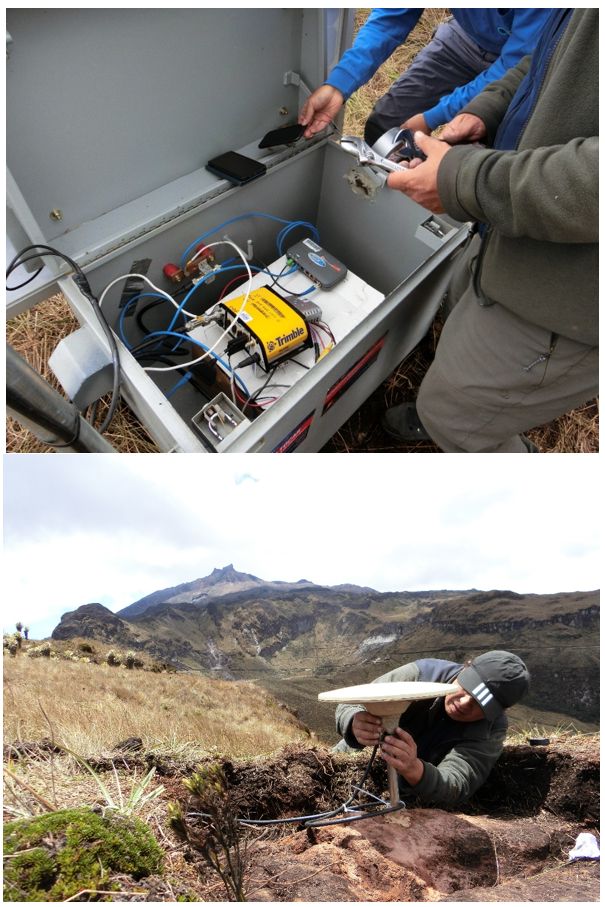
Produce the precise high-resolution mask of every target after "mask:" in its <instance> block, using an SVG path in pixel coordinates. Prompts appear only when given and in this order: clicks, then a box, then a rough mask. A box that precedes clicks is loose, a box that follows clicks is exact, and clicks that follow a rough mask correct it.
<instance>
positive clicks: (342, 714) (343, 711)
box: [336, 661, 420, 750]
mask: <svg viewBox="0 0 605 907" xmlns="http://www.w3.org/2000/svg"><path fill="white" fill-rule="evenodd" d="M419 676H420V669H419V667H418V665H417V664H416V662H415V661H413V662H410V663H409V664H406V665H403V666H402V667H400V668H395V669H394V670H393V671H389V672H388V673H387V674H383V675H382V676H381V677H377V678H376V680H373V681H372V683H399V682H401V681H408V680H418V678H419ZM363 711H364V708H363V706H362V705H348V704H343V705H339V706H337V707H336V730H337V732H338V733H339V734H340V735H341V736H342V737H343V739H344V741H345V743H346V744H347V745H348V746H349V747H351V748H352V749H355V750H362V749H363V746H361V744H360V743H358V741H357V739H356V738H355V736H354V735H353V732H352V731H351V722H352V721H353V718H354V716H355V715H356V714H357V712H363Z"/></svg>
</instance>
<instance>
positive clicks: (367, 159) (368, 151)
mask: <svg viewBox="0 0 605 907" xmlns="http://www.w3.org/2000/svg"><path fill="white" fill-rule="evenodd" d="M340 147H341V148H342V149H343V150H344V151H347V152H348V153H349V154H353V155H355V157H356V158H357V162H358V163H359V165H360V166H362V167H365V166H370V167H377V168H378V169H379V170H386V172H387V173H397V172H398V171H399V170H407V167H406V166H405V165H403V164H400V163H396V162H395V161H391V160H389V159H388V158H386V157H382V155H380V154H378V153H377V152H376V151H374V149H373V148H371V147H370V146H369V145H368V143H367V142H365V141H364V140H363V139H360V138H359V137H358V136H356V135H343V137H342V138H341V140H340Z"/></svg>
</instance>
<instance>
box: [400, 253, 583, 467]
mask: <svg viewBox="0 0 605 907" xmlns="http://www.w3.org/2000/svg"><path fill="white" fill-rule="evenodd" d="M479 242H480V240H479V237H478V236H475V237H474V238H473V239H472V240H471V242H470V243H469V245H468V247H467V248H466V249H465V251H464V252H463V253H462V254H461V256H460V260H459V262H458V264H457V267H456V270H455V272H454V275H453V277H452V281H451V284H450V288H449V291H448V299H447V303H446V305H447V309H448V311H449V315H448V317H447V320H446V322H445V326H444V328H443V332H442V334H441V338H440V340H439V344H438V346H437V351H436V354H435V359H434V362H433V364H432V365H431V367H430V369H429V370H428V372H427V374H426V376H425V378H424V380H423V382H422V385H421V387H420V391H419V394H418V400H417V407H418V414H419V416H420V419H421V420H422V424H423V425H424V427H425V429H426V430H427V432H428V433H429V435H430V436H431V438H432V439H433V440H434V441H435V443H436V444H437V445H438V446H439V447H440V448H441V449H442V450H443V451H447V452H453V453H462V452H477V453H479V452H486V453H528V452H530V451H531V450H532V447H531V445H530V444H528V442H527V440H526V439H525V438H523V437H522V433H523V432H524V431H527V430H528V429H530V428H533V427H535V426H538V425H543V424H545V423H547V422H551V421H552V420H553V419H555V418H557V417H558V416H561V415H563V414H564V413H566V412H568V411H569V410H571V409H574V408H575V407H577V406H580V405H581V404H582V403H585V402H586V401H587V400H591V399H592V398H593V397H595V396H596V395H597V394H598V373H599V368H598V355H599V350H598V347H589V346H585V345H584V344H581V343H577V342H576V341H574V340H570V339H568V338H566V337H561V336H558V335H554V334H552V333H551V332H550V331H549V330H547V329H546V328H541V327H537V326H536V325H534V324H531V323H530V322H529V321H525V320H523V319H522V318H519V317H518V316H517V315H514V314H513V313H512V312H509V311H508V310H507V309H505V308H503V306H501V305H499V304H498V303H496V304H494V305H487V306H486V305H482V304H481V303H480V301H479V299H478V298H477V296H476V294H475V292H474V290H473V283H472V268H473V265H474V262H475V259H476V257H477V253H478V250H479ZM572 304H573V301H572V300H570V305H572Z"/></svg>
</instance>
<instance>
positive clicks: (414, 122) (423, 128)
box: [401, 113, 431, 135]
mask: <svg viewBox="0 0 605 907" xmlns="http://www.w3.org/2000/svg"><path fill="white" fill-rule="evenodd" d="M401 129H411V130H412V132H424V134H425V135H430V134H431V129H430V127H429V126H427V124H426V120H425V119H424V114H423V113H417V114H416V116H413V117H410V118H409V119H408V120H406V121H405V123H402V124H401Z"/></svg>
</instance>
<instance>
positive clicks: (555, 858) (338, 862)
mask: <svg viewBox="0 0 605 907" xmlns="http://www.w3.org/2000/svg"><path fill="white" fill-rule="evenodd" d="M42 758H48V752H45V748H44V747H42V748H41V751H40V752H36V749H35V748H31V749H29V752H27V754H25V753H24V754H23V756H22V759H21V760H19V761H20V767H23V763H24V762H26V761H27V763H28V764H29V765H30V766H31V771H32V775H33V772H34V771H35V765H36V760H37V759H38V760H39V759H42ZM367 761H368V753H362V754H359V755H357V756H345V755H337V754H333V753H331V752H329V751H328V750H326V749H323V748H319V747H314V748H305V747H303V746H299V745H291V746H289V747H286V748H284V749H283V750H280V751H279V752H277V753H275V754H273V755H271V756H267V757H263V758H259V759H256V760H254V761H235V760H231V759H227V758H224V757H223V758H214V759H213V758H210V757H208V760H207V762H208V763H213V764H220V767H221V769H222V773H223V776H224V778H225V780H226V783H227V789H228V795H229V799H230V803H231V807H232V809H233V812H234V813H235V814H236V815H237V816H238V817H240V818H259V819H280V818H286V817H290V818H292V817H300V816H306V815H309V814H315V813H318V812H322V811H324V810H329V809H335V808H336V807H337V806H338V805H339V804H341V803H343V802H344V801H345V800H347V798H348V797H349V795H350V793H351V786H352V784H355V783H358V782H359V781H360V779H361V777H362V775H363V773H364V769H365V768H366V765H367ZM114 764H115V765H116V767H117V768H118V769H119V771H120V774H121V775H122V774H123V773H128V772H131V773H134V772H137V773H138V774H139V775H140V774H141V771H143V770H145V769H147V768H149V767H150V766H155V767H156V772H157V774H158V775H159V774H160V773H161V783H162V784H163V785H164V788H165V790H164V792H163V794H162V797H161V799H160V800H159V801H158V807H157V810H156V812H155V813H154V814H153V816H151V817H150V818H149V820H148V821H149V824H150V827H151V828H152V831H153V832H154V834H155V835H156V838H157V839H158V841H159V842H160V844H161V846H162V848H163V850H164V852H165V859H166V866H165V871H164V874H163V875H161V876H152V877H148V878H144V879H139V880H138V881H136V882H135V881H133V880H132V879H130V878H129V877H128V876H125V875H123V874H120V875H118V874H116V875H115V877H112V878H111V882H112V883H113V884H115V885H116V886H117V888H118V889H119V895H118V894H117V893H116V895H115V896H114V895H111V894H108V895H103V896H102V897H103V899H105V900H114V899H115V900H119V901H126V902H131V901H135V902H138V901H147V902H154V901H155V902H163V901H171V902H174V901H177V900H196V901H215V902H216V901H225V900H228V898H227V895H226V892H225V889H224V887H223V885H222V883H221V881H220V879H219V878H218V876H217V875H216V874H215V873H214V872H213V871H212V870H211V869H210V868H209V866H208V864H207V863H206V861H205V860H204V858H203V855H202V853H201V851H200V849H199V847H197V846H196V841H197V840H198V837H199V840H200V841H201V840H203V821H204V820H203V819H201V818H199V817H198V816H196V815H195V812H196V808H197V806H196V802H195V797H194V796H193V795H192V794H191V793H189V791H188V790H187V789H186V787H185V785H184V783H183V782H184V781H185V780H186V779H187V778H188V777H189V775H190V774H191V772H192V771H193V770H194V769H195V768H196V767H197V766H196V765H192V764H191V763H189V762H184V761H179V760H178V759H177V758H173V759H168V758H163V759H161V760H160V759H158V758H157V756H156V755H155V754H153V753H149V752H145V751H140V750H138V751H137V752H134V753H131V752H125V751H124V750H123V749H122V750H116V751H115V752H113V753H107V754H100V756H99V758H98V760H96V763H95V770H96V771H98V772H99V773H103V772H105V771H107V772H110V771H113V769H112V765H114ZM32 783H34V780H32ZM364 786H365V788H366V789H367V790H370V791H372V792H374V793H377V794H384V792H385V790H386V787H387V785H386V772H385V770H384V768H383V767H382V766H381V765H378V764H377V765H375V766H374V767H373V768H372V771H371V773H370V776H369V777H368V779H367V781H366V782H365V784H364ZM175 803H178V804H180V806H181V808H182V810H183V812H184V813H185V814H188V815H189V822H190V824H191V827H192V828H193V830H194V834H193V835H192V836H191V838H190V839H189V841H188V842H187V843H183V842H182V841H181V840H180V839H178V838H177V837H176V836H175V834H174V833H173V832H172V830H171V829H170V828H169V825H168V822H167V814H168V808H169V804H175ZM598 815H599V747H598V739H597V738H582V737H579V738H573V737H570V738H566V739H561V740H559V741H554V742H553V744H552V745H551V746H550V747H546V748H540V749H534V748H532V747H528V746H508V747H506V748H505V751H504V753H503V755H502V757H501V759H500V761H499V763H498V765H497V766H496V769H495V770H494V772H493V773H492V775H491V777H490V779H489V780H488V782H487V784H486V785H485V786H484V788H483V789H482V791H480V792H479V794H478V795H477V796H476V797H475V798H473V801H472V802H471V803H469V804H468V805H467V806H465V807H464V809H457V810H443V809H435V808H421V807H418V806H414V805H413V804H410V805H409V806H408V808H407V809H405V810H401V811H399V812H396V813H392V814H388V815H384V816H380V817H376V818H372V819H365V820H363V821H357V822H353V823H349V824H336V825H329V826H325V827H320V828H306V827H304V825H303V823H302V821H300V820H296V821H294V822H293V823H291V824H283V825H270V826H256V827H248V826H246V827H244V826H242V831H241V838H242V843H243V842H244V841H245V843H246V850H247V868H246V871H245V887H246V893H247V897H248V900H251V901H258V902H292V901H306V902H310V903H313V902H326V901H332V902H346V901H348V902H352V901H353V902H354V901H366V902H376V901H383V902H391V901H392V902H414V901H484V902H488V901H502V902H507V901H508V902H510V901H542V902H558V901H583V902H587V901H598V900H599V867H598V864H596V863H594V862H592V861H591V862H584V861H583V862H581V863H573V864H569V863H568V862H567V855H568V853H569V851H570V849H571V847H572V846H573V843H574V841H575V839H576V837H577V835H578V834H579V833H580V832H581V831H587V830H590V831H592V832H593V833H595V834H598V832H597V825H598ZM99 897H101V896H100V895H99V896H97V897H96V899H99ZM90 898H91V896H90V895H82V898H81V899H82V900H88V899H90Z"/></svg>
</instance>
